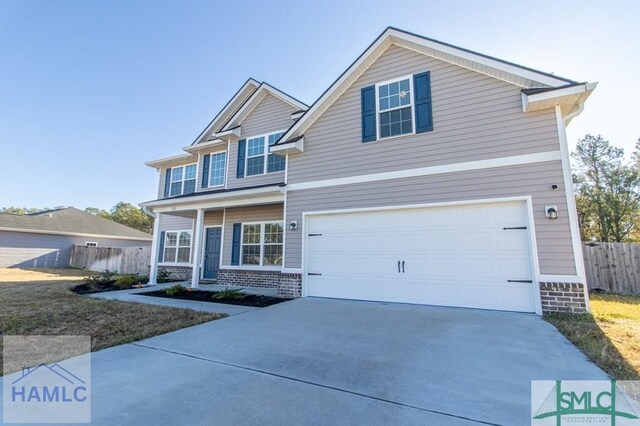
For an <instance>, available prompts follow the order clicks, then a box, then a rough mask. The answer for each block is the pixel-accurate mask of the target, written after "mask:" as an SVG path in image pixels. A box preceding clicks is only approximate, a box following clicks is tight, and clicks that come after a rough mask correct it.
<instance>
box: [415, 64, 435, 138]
mask: <svg viewBox="0 0 640 426" xmlns="http://www.w3.org/2000/svg"><path fill="white" fill-rule="evenodd" d="M413 91H414V97H415V110H416V133H423V132H430V131H432V130H433V116H432V112H431V76H430V74H429V72H428V71H427V72H423V73H420V74H416V75H414V76H413Z"/></svg>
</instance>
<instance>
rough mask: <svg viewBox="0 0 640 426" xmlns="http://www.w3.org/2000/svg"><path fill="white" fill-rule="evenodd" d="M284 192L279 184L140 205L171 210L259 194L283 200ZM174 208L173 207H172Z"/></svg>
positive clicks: (167, 199) (155, 201) (168, 199)
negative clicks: (275, 196) (176, 207)
mask: <svg viewBox="0 0 640 426" xmlns="http://www.w3.org/2000/svg"><path fill="white" fill-rule="evenodd" d="M284 192H285V188H284V187H281V186H267V187H264V188H253V189H246V190H239V191H233V192H229V191H226V192H218V193H215V194H202V195H194V196H191V197H183V198H165V199H162V200H154V201H147V202H145V203H140V206H145V207H151V208H153V210H154V212H155V213H157V212H158V211H172V207H175V206H181V205H187V204H197V203H208V202H211V201H220V200H228V201H231V204H230V205H232V204H233V201H234V200H239V199H242V198H252V197H256V196H261V195H274V194H275V195H278V196H279V197H281V198H282V200H284ZM164 207H168V209H164ZM157 208H163V209H162V210H158V209H157ZM173 210H175V209H173Z"/></svg>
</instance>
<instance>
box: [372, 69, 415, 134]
mask: <svg viewBox="0 0 640 426" xmlns="http://www.w3.org/2000/svg"><path fill="white" fill-rule="evenodd" d="M411 80H412V79H411V78H410V77H405V78H402V79H400V80H396V81H391V82H388V83H382V84H378V85H376V88H377V101H378V102H377V107H378V111H377V114H378V122H379V126H378V137H379V138H388V137H390V136H397V135H404V134H407V133H413V119H412V117H413V96H412V92H413V90H412V87H411V86H412V84H411Z"/></svg>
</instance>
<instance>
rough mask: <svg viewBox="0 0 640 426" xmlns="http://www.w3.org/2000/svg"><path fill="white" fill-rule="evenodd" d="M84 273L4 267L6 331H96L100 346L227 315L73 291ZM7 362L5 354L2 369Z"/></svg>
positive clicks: (0, 327) (2, 327)
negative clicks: (92, 295)
mask: <svg viewBox="0 0 640 426" xmlns="http://www.w3.org/2000/svg"><path fill="white" fill-rule="evenodd" d="M84 276H87V272H86V271H78V270H72V269H70V270H64V269H62V270H60V269H59V270H35V269H34V270H24V269H14V268H0V331H2V334H3V335H20V334H27V335H37V334H45V335H61V334H68V335H72V334H73V335H90V336H91V337H92V343H91V347H92V350H94V351H96V350H99V349H104V348H107V347H109V346H114V345H119V344H122V343H128V342H133V341H135V340H140V339H144V338H147V337H151V336H155V335H157V334H162V333H167V332H169V331H174V330H177V329H180V328H184V327H188V326H191V325H196V324H200V323H203V322H206V321H212V320H215V319H218V318H222V317H223V316H224V315H220V314H210V313H202V312H195V311H191V310H188V309H177V308H167V307H163V306H155V305H147V304H141V303H128V302H120V301H115V300H102V299H94V298H90V297H86V296H79V295H76V294H73V293H72V292H71V291H70V290H69V289H70V287H72V286H74V285H76V284H78V283H79V282H80V281H81V280H82V277H84ZM1 349H2V342H1V341H0V350H1ZM1 366H2V364H1V360H0V374H1V373H2V369H1Z"/></svg>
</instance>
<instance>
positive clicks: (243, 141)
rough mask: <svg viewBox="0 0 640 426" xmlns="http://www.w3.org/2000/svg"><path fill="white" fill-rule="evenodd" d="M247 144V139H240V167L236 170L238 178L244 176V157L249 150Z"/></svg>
mask: <svg viewBox="0 0 640 426" xmlns="http://www.w3.org/2000/svg"><path fill="white" fill-rule="evenodd" d="M246 145H247V140H246V139H240V140H239V141H238V168H237V170H236V177H237V178H238V179H240V178H243V177H244V157H245V155H246V151H247V149H246Z"/></svg>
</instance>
